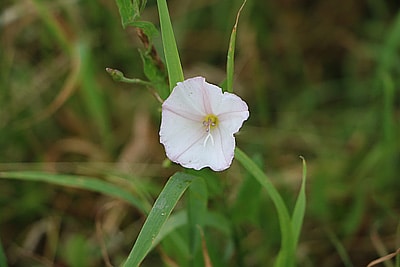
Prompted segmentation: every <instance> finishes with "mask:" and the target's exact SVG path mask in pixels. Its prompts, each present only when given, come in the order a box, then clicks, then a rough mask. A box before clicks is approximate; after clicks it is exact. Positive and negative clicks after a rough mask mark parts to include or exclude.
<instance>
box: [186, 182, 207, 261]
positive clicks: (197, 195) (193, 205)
mask: <svg viewBox="0 0 400 267" xmlns="http://www.w3.org/2000/svg"><path fill="white" fill-rule="evenodd" d="M188 193H189V194H188V206H187V207H188V222H189V240H190V250H191V251H190V252H191V254H192V255H195V253H196V251H197V248H199V245H200V231H199V228H200V229H202V227H203V225H204V219H205V218H206V214H207V199H208V192H207V186H206V183H205V182H204V179H202V178H199V179H196V180H194V181H193V183H192V184H191V185H190V187H189V192H188Z"/></svg>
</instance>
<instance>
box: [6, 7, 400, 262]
mask: <svg viewBox="0 0 400 267" xmlns="http://www.w3.org/2000/svg"><path fill="white" fill-rule="evenodd" d="M116 2H118V3H121V2H126V1H122V0H121V1H119V0H117V1H116ZM137 2H138V3H140V4H142V6H140V5H139V6H138V8H139V9H140V10H139V11H140V12H139V13H140V20H139V17H135V18H133V17H132V18H131V19H132V20H131V21H129V20H128V21H126V20H125V21H124V20H123V19H124V13H123V12H124V10H119V9H118V6H117V4H116V3H115V2H113V1H79V2H78V1H39V0H32V1H7V0H6V1H2V2H1V3H0V7H1V8H0V10H1V12H0V30H1V32H2V34H1V49H0V64H1V70H2V71H1V72H0V267H3V266H120V265H121V264H123V262H124V261H125V260H126V259H127V257H128V255H129V254H130V251H131V249H132V246H133V244H134V242H135V240H136V239H137V237H138V235H139V232H140V230H141V228H142V226H143V224H144V222H145V220H146V218H148V217H151V216H150V215H149V216H147V215H148V214H149V212H150V210H151V208H152V206H153V205H154V207H160V205H161V204H160V205H156V204H154V203H155V200H156V199H157V197H159V196H160V195H161V194H160V192H165V191H162V190H163V188H164V189H166V188H168V189H169V188H170V187H167V186H166V184H167V181H168V184H169V185H174V186H173V187H172V189H171V190H173V188H175V189H176V188H180V190H181V191H182V194H183V192H184V191H185V189H186V188H187V187H188V186H189V185H188V184H187V185H186V184H185V183H186V182H188V181H190V183H191V185H190V187H188V189H187V192H186V193H185V194H183V197H182V198H180V195H173V194H172V193H171V194H166V195H167V196H169V197H170V199H171V200H170V201H177V202H176V206H175V207H174V208H173V210H172V207H169V208H170V209H171V210H170V211H171V212H172V215H171V216H170V217H169V219H168V221H167V223H166V224H165V227H164V228H162V229H161V232H160V234H159V235H157V236H151V237H152V238H151V239H150V241H151V242H152V247H151V248H152V250H151V251H150V254H148V255H147V256H146V258H145V259H144V261H143V264H142V266H215V267H217V266H272V265H273V263H274V262H276V259H277V255H278V253H279V251H280V248H281V243H282V242H284V241H283V236H284V234H283V235H282V236H281V229H282V222H281V221H280V218H279V217H278V213H277V210H276V206H275V204H274V203H275V202H273V201H271V198H272V199H273V196H272V195H271V193H270V192H271V191H270V190H265V189H266V185H265V184H264V185H263V184H262V183H263V182H262V181H265V180H262V179H258V180H255V179H253V178H254V176H257V174H258V175H259V176H258V177H259V178H260V176H261V175H264V174H263V173H265V174H266V175H267V176H268V178H269V180H268V181H270V182H271V185H272V184H273V185H274V187H275V188H276V189H277V191H279V194H280V195H281V197H282V199H283V201H284V202H285V203H284V204H285V205H286V206H287V207H288V212H289V213H290V214H293V212H294V211H296V210H295V208H294V207H297V206H296V203H299V202H298V201H297V197H298V195H299V190H300V187H301V184H302V177H303V170H304V169H303V164H302V160H301V159H300V158H299V156H302V157H304V159H305V160H306V162H307V170H308V172H307V185H306V199H307V208H306V213H305V218H304V223H303V227H302V229H301V234H300V236H299V240H298V247H297V250H296V257H295V259H294V261H295V262H296V263H297V266H310V267H311V266H324V267H336V266H346V267H348V266H366V265H367V264H368V263H370V262H371V261H373V260H374V259H376V258H379V257H382V256H385V255H387V254H389V253H391V252H394V251H396V250H397V249H398V248H400V218H399V214H400V207H399V203H400V194H399V188H400V179H399V175H398V173H400V141H399V136H400V92H399V84H400V83H399V82H400V63H399V62H400V53H399V52H400V13H399V12H398V11H397V9H398V3H396V2H395V1H357V0H354V1H344V2H341V3H340V4H338V2H337V1H333V0H325V1H254V0H248V1H247V3H246V6H245V7H244V9H243V10H242V13H241V17H240V20H239V23H238V28H237V36H236V49H235V51H236V53H235V67H234V72H232V71H233V70H232V69H230V68H228V74H232V73H234V74H233V82H232V81H230V80H229V75H228V80H227V81H226V77H227V75H226V68H227V67H226V64H227V53H228V47H229V45H230V44H232V40H230V37H231V34H232V27H233V25H234V24H235V19H236V15H237V12H238V10H239V7H240V6H241V4H242V1H241V0H220V1H206V0H197V1H185V0H171V1H168V6H169V10H170V17H171V21H172V25H173V30H174V34H175V38H176V43H177V46H178V51H179V55H180V60H181V63H182V67H183V74H184V77H185V78H189V77H194V76H199V75H201V76H204V77H206V78H207V80H208V81H209V82H211V83H214V84H221V85H223V86H225V87H226V86H228V89H229V87H230V85H233V88H234V92H235V93H236V94H238V95H240V97H241V98H243V99H244V100H245V101H246V102H247V104H248V106H249V109H250V118H249V120H248V121H247V122H245V124H244V126H243V127H242V129H241V131H240V133H239V134H237V135H236V141H237V144H238V146H239V147H240V150H239V151H237V153H236V159H235V160H234V162H233V164H232V166H231V167H230V169H228V170H227V171H224V172H221V173H216V172H212V171H211V170H209V169H203V170H201V171H198V172H195V171H187V170H183V169H182V168H181V167H180V166H178V165H175V164H172V163H170V162H169V161H168V160H166V157H165V152H164V149H163V147H162V145H161V144H160V143H159V136H158V131H159V125H160V103H159V100H160V98H161V99H165V98H166V97H167V96H168V94H169V89H170V88H169V85H168V80H171V76H169V78H168V73H167V67H166V66H168V62H166V60H165V59H166V58H168V57H169V55H168V52H166V53H164V48H165V44H163V42H162V39H161V32H160V24H159V11H158V8H157V3H156V1H155V0H154V1H151V0H149V1H147V5H146V1H137ZM135 3H136V1H135ZM119 11H122V12H121V13H122V16H121V15H120V12H119ZM129 14H132V13H129V12H128V13H127V14H125V15H129ZM164 15H165V14H164ZM121 18H122V20H121ZM121 21H122V24H123V25H124V26H125V27H122V26H121V25H122V24H121ZM143 21H145V22H151V23H152V24H154V25H155V26H156V27H155V28H153V27H152V24H149V23H144V22H143ZM156 29H157V30H156ZM164 33H165V31H164V30H163V34H164ZM163 37H164V35H163ZM172 37H173V36H172ZM164 40H165V37H164ZM169 44H171V43H169ZM178 62H179V61H178ZM170 64H172V65H173V64H175V65H176V62H175V63H174V62H172V63H171V62H170ZM106 68H110V69H108V72H109V73H107V72H106ZM116 70H118V71H116ZM174 70H175V74H173V77H175V79H172V80H174V81H179V80H180V79H181V77H180V75H181V71H180V70H179V69H176V68H175V69H174ZM119 71H120V72H119ZM122 73H123V74H122ZM110 74H111V76H110ZM122 75H125V76H126V77H132V78H126V77H125V76H124V77H122ZM113 77H114V79H112V78H113ZM177 77H178V78H177ZM118 79H119V80H124V81H127V82H126V83H124V82H117V81H115V80H118ZM155 95H158V96H159V98H158V97H154V96H155ZM242 151H245V153H246V154H247V155H248V156H249V158H248V157H247V156H246V154H244V153H243V152H242ZM250 162H252V163H250ZM252 164H254V165H252ZM249 166H250V167H251V168H250V167H249ZM257 168H260V169H262V170H263V172H261V173H260V172H258V169H257ZM183 171H185V174H183ZM248 171H249V172H248ZM177 172H178V174H175V175H174V173H177ZM173 175H174V176H173ZM176 175H178V176H179V175H182V176H181V178H182V179H183V180H181V181H180V182H179V181H176V180H175V179H176ZM253 175H254V176H253ZM171 176H172V177H171ZM169 177H171V179H169ZM174 177H175V178H174ZM190 177H203V178H204V179H200V180H199V179H192V178H190ZM185 179H186V180H185ZM168 184H167V185H168ZM175 185H176V186H175ZM164 186H165V187H164ZM177 191H179V190H175V191H173V192H175V193H176V192H177ZM168 192H170V191H168ZM168 201H169V200H168ZM156 203H157V202H156ZM168 203H169V202H168ZM161 206H163V207H164V205H161ZM278 210H279V209H278ZM193 211H199V212H193ZM201 212H203V213H201ZM294 213H295V214H296V212H294ZM160 214H161V213H160ZM167 215H168V213H165V217H167ZM199 215H204V216H199ZM163 216H164V215H163ZM294 217H296V216H294ZM165 220H167V218H166V219H165ZM197 225H200V229H201V230H198V229H199V228H198V227H197ZM294 228H296V227H294ZM194 229H195V230H194ZM196 229H197V230H198V231H196ZM147 237H149V236H147ZM295 239H296V238H295ZM295 241H297V240H295ZM295 241H293V242H294V243H296V242H295ZM208 260H210V262H208ZM278 263H279V261H278ZM385 264H386V265H385V266H400V259H399V256H397V259H391V261H390V260H388V261H386V262H385Z"/></svg>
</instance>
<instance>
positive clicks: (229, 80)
mask: <svg viewBox="0 0 400 267" xmlns="http://www.w3.org/2000/svg"><path fill="white" fill-rule="evenodd" d="M246 2H247V0H244V1H243V3H242V5H241V6H240V8H239V11H238V13H237V15H236V21H235V24H234V26H233V29H232V33H231V38H230V40H229V48H228V56H227V62H226V90H227V91H228V92H230V93H232V92H233V71H234V64H235V62H234V61H235V47H236V32H237V25H238V23H239V17H240V13H241V12H242V9H243V7H244V5H245V4H246Z"/></svg>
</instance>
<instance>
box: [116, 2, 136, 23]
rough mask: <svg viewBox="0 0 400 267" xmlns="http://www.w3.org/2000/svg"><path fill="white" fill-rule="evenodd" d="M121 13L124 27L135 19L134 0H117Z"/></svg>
mask: <svg viewBox="0 0 400 267" xmlns="http://www.w3.org/2000/svg"><path fill="white" fill-rule="evenodd" d="M116 2H117V6H118V10H119V14H120V16H121V22H122V27H124V28H125V27H126V26H127V25H128V24H129V23H131V22H133V21H135V16H134V8H133V3H132V0H116Z"/></svg>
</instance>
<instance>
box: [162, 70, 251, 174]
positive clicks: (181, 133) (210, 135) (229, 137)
mask: <svg viewBox="0 0 400 267" xmlns="http://www.w3.org/2000/svg"><path fill="white" fill-rule="evenodd" d="M208 115H214V116H216V117H217V118H218V120H217V121H216V125H213V126H212V127H210V126H209V125H208V124H204V119H205V116H208ZM248 117H249V112H248V107H247V104H246V103H245V102H244V101H243V100H241V99H240V97H238V96H236V95H234V94H230V93H222V89H221V88H219V87H218V86H215V85H212V84H209V83H207V82H206V81H205V79H204V78H203V77H195V78H191V79H188V80H185V81H184V82H181V83H178V84H177V86H176V87H175V88H174V90H173V91H172V93H171V95H170V96H169V97H168V98H167V99H166V100H165V101H164V103H163V105H162V119H161V127H160V142H161V143H162V144H163V145H164V147H165V151H166V154H167V157H168V158H169V159H170V160H172V161H173V162H176V163H179V164H181V165H182V166H184V167H187V168H193V169H196V170H199V169H201V168H204V167H210V168H211V169H213V170H214V171H222V170H225V169H227V168H229V166H230V165H231V163H232V159H233V156H234V150H235V138H234V133H236V132H238V131H239V129H240V127H241V126H242V124H243V121H245V120H246V119H247V118H248ZM206 126H208V128H207V127H206Z"/></svg>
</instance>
